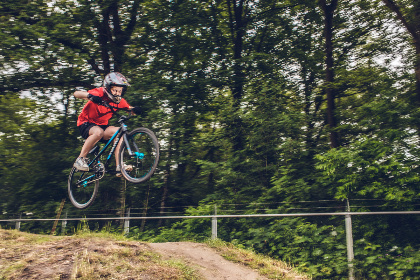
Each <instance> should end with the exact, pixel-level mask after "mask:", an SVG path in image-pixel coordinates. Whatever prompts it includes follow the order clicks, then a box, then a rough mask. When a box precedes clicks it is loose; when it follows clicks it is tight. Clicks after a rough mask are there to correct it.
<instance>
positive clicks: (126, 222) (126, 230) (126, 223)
mask: <svg viewBox="0 0 420 280" xmlns="http://www.w3.org/2000/svg"><path fill="white" fill-rule="evenodd" d="M126 217H127V218H130V208H127V214H126ZM129 232H130V219H125V220H124V234H128V233H129Z"/></svg>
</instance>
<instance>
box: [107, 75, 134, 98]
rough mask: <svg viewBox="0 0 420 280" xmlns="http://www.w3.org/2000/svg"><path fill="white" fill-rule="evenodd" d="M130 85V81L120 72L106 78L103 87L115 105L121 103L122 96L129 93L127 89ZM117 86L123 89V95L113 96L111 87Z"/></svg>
mask: <svg viewBox="0 0 420 280" xmlns="http://www.w3.org/2000/svg"><path fill="white" fill-rule="evenodd" d="M129 85H130V84H129V83H128V80H127V78H126V77H124V75H123V74H121V73H118V72H111V73H109V74H108V75H106V76H105V79H104V84H103V87H104V89H105V92H106V94H107V95H108V98H109V99H111V101H112V102H114V103H117V104H118V103H120V101H121V98H122V96H123V95H124V94H125V92H126V91H127V87H128V86H129ZM113 86H117V87H122V88H123V89H122V93H121V95H114V94H112V91H111V87H113Z"/></svg>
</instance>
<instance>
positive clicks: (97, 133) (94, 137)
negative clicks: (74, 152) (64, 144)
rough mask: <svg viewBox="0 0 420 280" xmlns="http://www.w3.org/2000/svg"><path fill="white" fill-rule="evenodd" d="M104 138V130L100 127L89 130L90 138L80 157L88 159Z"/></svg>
mask: <svg viewBox="0 0 420 280" xmlns="http://www.w3.org/2000/svg"><path fill="white" fill-rule="evenodd" d="M102 137H104V130H103V129H102V128H100V127H99V126H92V127H91V128H90V129H89V137H88V138H87V139H86V140H85V143H84V144H83V147H82V150H81V151H80V155H79V157H86V156H87V154H88V153H89V151H90V150H91V149H92V148H93V147H94V146H95V144H96V143H98V141H99V140H101V139H102Z"/></svg>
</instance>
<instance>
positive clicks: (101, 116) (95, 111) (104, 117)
mask: <svg viewBox="0 0 420 280" xmlns="http://www.w3.org/2000/svg"><path fill="white" fill-rule="evenodd" d="M88 92H89V93H90V94H92V95H96V96H99V97H101V98H102V99H103V100H104V101H106V102H108V103H109V104H110V105H111V106H113V107H118V108H122V109H129V108H130V105H129V104H128V103H127V101H125V99H124V98H121V101H120V103H118V104H117V103H113V102H111V101H110V100H109V98H108V96H107V94H106V93H105V92H104V88H103V87H100V88H94V89H91V90H89V91H88ZM114 110H117V109H114ZM112 115H113V113H112V111H111V109H109V108H107V107H104V106H101V105H98V104H96V103H93V102H92V101H90V100H89V101H88V102H87V103H86V104H85V106H84V107H83V109H82V112H81V113H80V115H79V118H78V119H77V126H79V125H82V124H84V123H85V122H90V123H94V124H97V125H107V124H108V121H109V119H110V118H112Z"/></svg>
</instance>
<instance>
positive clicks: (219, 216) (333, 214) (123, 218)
mask: <svg viewBox="0 0 420 280" xmlns="http://www.w3.org/2000/svg"><path fill="white" fill-rule="evenodd" d="M413 214H414V215H415V214H420V211H381V212H335V213H288V214H241V215H202V216H153V217H111V218H109V217H108V218H88V217H85V218H59V219H55V218H49V219H40V218H34V219H22V218H19V219H7V220H0V222H26V221H56V220H58V221H93V220H151V219H203V218H216V219H218V218H262V217H266V218H267V217H309V216H346V215H350V216H361V215H413Z"/></svg>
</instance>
